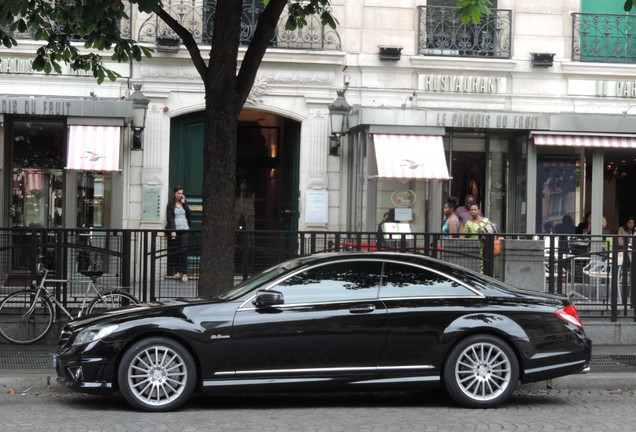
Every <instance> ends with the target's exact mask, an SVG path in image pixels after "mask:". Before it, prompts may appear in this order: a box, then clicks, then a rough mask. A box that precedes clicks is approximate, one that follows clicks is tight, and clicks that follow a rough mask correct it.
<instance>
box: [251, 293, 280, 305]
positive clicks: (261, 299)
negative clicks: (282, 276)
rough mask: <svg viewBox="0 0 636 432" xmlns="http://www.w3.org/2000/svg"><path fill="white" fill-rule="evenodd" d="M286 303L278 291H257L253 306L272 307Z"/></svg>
mask: <svg viewBox="0 0 636 432" xmlns="http://www.w3.org/2000/svg"><path fill="white" fill-rule="evenodd" d="M283 303H285V299H284V298H283V293H281V292H278V291H257V292H256V297H254V300H252V304H253V305H254V306H256V307H270V306H276V305H282V304H283Z"/></svg>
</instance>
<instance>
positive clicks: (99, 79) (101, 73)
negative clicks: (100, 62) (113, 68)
mask: <svg viewBox="0 0 636 432" xmlns="http://www.w3.org/2000/svg"><path fill="white" fill-rule="evenodd" d="M95 73H96V74H97V84H101V83H103V82H104V78H106V76H105V75H104V70H103V69H98V70H97V71H95ZM95 73H94V74H93V75H95Z"/></svg>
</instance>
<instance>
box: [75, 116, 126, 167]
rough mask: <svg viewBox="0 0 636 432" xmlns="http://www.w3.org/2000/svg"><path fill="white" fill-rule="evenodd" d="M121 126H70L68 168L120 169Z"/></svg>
mask: <svg viewBox="0 0 636 432" xmlns="http://www.w3.org/2000/svg"><path fill="white" fill-rule="evenodd" d="M120 141H121V127H119V126H69V134H68V155H67V159H66V161H67V164H66V169H68V170H82V171H119V147H120Z"/></svg>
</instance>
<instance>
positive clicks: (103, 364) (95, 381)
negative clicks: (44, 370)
mask: <svg viewBox="0 0 636 432" xmlns="http://www.w3.org/2000/svg"><path fill="white" fill-rule="evenodd" d="M70 351H74V350H70ZM110 363H111V361H110V360H108V359H106V358H102V357H82V356H77V355H73V354H71V353H68V352H67V353H56V354H54V355H53V366H54V367H55V371H56V373H57V381H58V382H59V383H61V384H63V385H65V386H66V387H68V388H69V389H72V390H74V391H77V392H81V393H91V394H101V395H108V394H111V393H113V392H114V391H115V389H114V386H113V380H112V375H111V374H110V373H108V371H109V370H110V369H111V368H110V367H109V365H110Z"/></svg>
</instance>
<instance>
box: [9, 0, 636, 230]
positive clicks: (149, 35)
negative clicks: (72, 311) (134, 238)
mask: <svg viewBox="0 0 636 432" xmlns="http://www.w3.org/2000/svg"><path fill="white" fill-rule="evenodd" d="M453 3H454V2H452V1H443V0H429V1H425V0H400V1H393V2H379V1H374V0H347V1H345V0H333V1H332V4H331V8H332V13H333V15H334V16H335V17H336V18H337V19H338V21H339V25H338V27H337V29H335V30H331V29H327V28H323V27H322V26H320V25H319V24H318V23H317V22H315V21H313V22H310V25H309V26H308V27H307V28H305V29H303V30H301V31H297V32H286V31H285V30H284V29H283V28H282V27H281V29H280V31H279V32H278V34H277V36H276V38H275V40H273V41H272V46H271V48H270V49H269V50H268V53H267V54H266V56H265V59H264V61H263V63H262V66H261V68H260V70H259V72H258V75H257V78H256V81H255V84H254V87H253V89H252V92H251V94H250V96H249V98H248V101H247V103H246V105H245V108H244V110H243V112H242V114H241V116H240V119H239V125H238V127H239V129H238V155H237V198H236V224H237V225H236V226H237V228H244V229H257V230H265V229H272V230H330V231H339V230H356V231H360V230H362V231H375V229H376V227H377V224H378V222H379V221H380V219H381V216H382V214H383V213H384V212H386V211H387V210H388V209H390V208H395V209H396V215H397V217H398V219H399V220H401V221H404V222H407V223H409V224H411V225H412V229H413V230H415V231H439V230H440V228H441V225H442V213H441V208H442V204H443V201H444V200H445V198H446V197H447V196H448V195H455V196H457V197H459V198H460V201H462V200H463V197H464V196H465V195H466V194H469V193H471V194H473V195H475V196H476V198H477V201H478V202H479V203H480V205H481V206H482V211H483V213H484V214H485V215H486V216H488V217H489V218H490V219H492V220H493V221H496V222H497V223H498V224H499V225H500V226H501V227H502V229H504V230H505V231H507V232H523V233H525V232H528V233H535V232H546V231H550V230H551V229H553V228H554V227H555V226H556V225H557V224H558V223H560V222H561V221H562V219H563V216H566V215H569V216H570V217H572V218H573V219H574V220H575V221H578V220H580V219H581V218H582V217H583V214H584V213H585V212H586V211H592V213H593V214H594V215H603V216H604V217H605V218H606V220H607V221H608V227H609V228H610V229H611V230H613V231H616V229H617V228H618V226H619V225H620V224H622V223H623V221H624V219H625V218H626V217H627V216H628V215H633V214H636V208H635V207H636V204H633V203H632V202H631V200H629V199H628V197H629V192H630V191H632V190H634V189H635V188H636V151H635V150H634V148H635V147H636V109H634V108H633V106H634V105H636V102H635V101H636V66H635V65H636V39H634V36H633V35H632V33H631V32H630V30H629V29H630V28H631V27H632V26H633V23H634V21H633V19H632V17H631V15H629V14H625V13H624V12H622V10H621V8H622V2H621V1H616V2H607V1H600V0H556V1H550V2H523V1H520V0H499V1H496V2H494V3H495V4H494V9H493V14H492V15H488V16H486V17H484V18H483V19H482V20H481V21H480V23H478V24H462V23H461V21H460V20H459V19H458V18H457V16H456V14H455V10H454V9H453V7H452V5H453ZM613 3H616V4H613ZM214 5H215V2H214V1H211V0H207V1H204V0H200V1H187V2H186V1H165V2H164V6H165V7H166V8H168V9H169V10H171V11H172V13H173V14H174V16H179V17H181V19H183V20H188V22H189V23H190V24H191V25H192V26H193V33H194V34H197V35H198V36H197V37H199V39H198V40H199V41H200V43H201V46H202V47H203V49H204V51H205V50H206V49H207V48H206V45H205V44H206V41H208V40H209V39H208V37H207V36H206V35H208V34H209V28H207V27H206V25H207V24H206V23H207V22H209V21H210V17H211V16H212V15H213V13H214ZM248 6H249V7H248ZM251 6H256V7H255V8H253V7H251ZM259 7H261V8H262V2H259V1H258V0H256V1H250V2H246V14H245V18H244V28H245V29H246V40H248V39H249V30H250V29H253V25H254V22H255V21H254V19H255V17H257V16H258V10H259ZM184 11H185V12H184ZM130 15H131V19H130V21H128V22H127V23H126V25H122V31H125V32H130V36H131V37H133V38H135V39H137V40H139V41H141V42H142V43H147V44H148V45H149V46H152V47H154V48H155V49H156V52H155V54H154V56H153V58H152V59H150V60H144V61H143V62H141V63H132V64H130V65H113V67H114V68H116V69H117V70H118V72H119V73H120V74H121V75H122V78H121V79H119V80H118V81H115V82H106V83H104V84H102V85H100V86H97V85H96V84H95V82H94V80H93V78H92V77H90V76H88V77H87V76H82V75H78V74H76V73H71V72H70V71H67V72H65V73H62V74H59V75H50V76H47V75H44V74H40V73H35V72H33V71H32V70H30V67H29V65H28V59H29V57H30V55H31V53H32V52H33V46H34V43H33V42H31V41H29V39H28V35H21V36H23V37H21V38H20V40H19V42H20V45H19V46H18V47H17V48H14V49H12V50H10V51H6V52H3V54H2V63H0V88H1V89H2V90H0V123H1V125H2V126H0V143H1V144H0V145H1V146H2V152H1V153H0V157H2V158H3V159H2V161H1V166H2V181H3V186H2V188H1V190H0V215H1V216H0V217H1V219H0V220H1V221H2V226H64V227H84V226H95V227H106V228H111V227H112V228H119V227H122V228H162V227H163V226H164V224H165V223H164V221H165V214H164V212H165V204H166V202H167V199H168V197H169V195H170V191H171V190H172V186H173V185H175V184H180V185H183V186H184V187H185V190H186V195H187V197H188V200H189V201H190V204H191V208H193V210H194V211H195V213H196V214H197V215H200V213H201V211H202V210H203V208H202V196H203V193H204V192H203V191H202V188H201V179H202V176H203V167H202V163H201V154H202V145H203V107H204V94H203V85H202V83H201V81H200V79H199V76H198V74H197V72H196V70H195V69H194V67H193V66H192V64H191V61H190V58H189V56H188V53H187V51H186V50H185V49H183V47H181V46H180V44H179V40H178V39H176V38H174V37H173V36H172V35H171V33H170V31H169V29H166V28H165V27H162V26H161V23H160V21H158V20H157V18H156V17H154V16H152V15H142V14H139V13H138V12H136V11H135V10H134V9H131V14H130ZM283 20H284V17H283ZM241 52H243V51H241ZM205 57H206V55H205V53H204V58H205ZM133 84H142V85H143V87H142V91H143V94H144V95H145V96H146V97H147V98H148V99H149V104H148V108H147V111H146V120H145V128H144V130H143V138H142V141H139V137H138V136H136V135H135V133H134V129H133V128H131V127H130V123H131V119H132V117H133V102H132V101H131V93H132V86H133ZM345 89H346V92H345V93H344V96H345V98H346V100H347V101H348V103H349V104H350V105H351V106H352V110H351V112H350V113H349V115H348V117H347V123H346V130H345V133H344V135H343V136H342V137H340V140H339V141H337V140H336V141H334V140H333V139H332V140H330V135H331V130H330V126H329V109H328V106H329V104H330V103H331V102H332V101H333V100H334V99H335V97H336V92H337V91H343V90H345ZM135 137H137V141H135ZM86 143H92V144H97V145H98V146H97V147H86V146H87V144H86ZM96 149H99V151H97V150H96ZM78 152H79V153H78ZM74 154H77V156H76V157H75V158H74V157H73V155H74ZM97 157H99V158H98V159H97V160H92V159H95V158H97ZM104 161H110V162H113V161H116V162H117V163H115V164H110V165H108V164H106V163H105V162H104ZM600 220H601V218H596V219H594V218H593V225H594V227H593V229H594V230H595V231H596V232H599V233H600V230H601V222H600Z"/></svg>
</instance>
